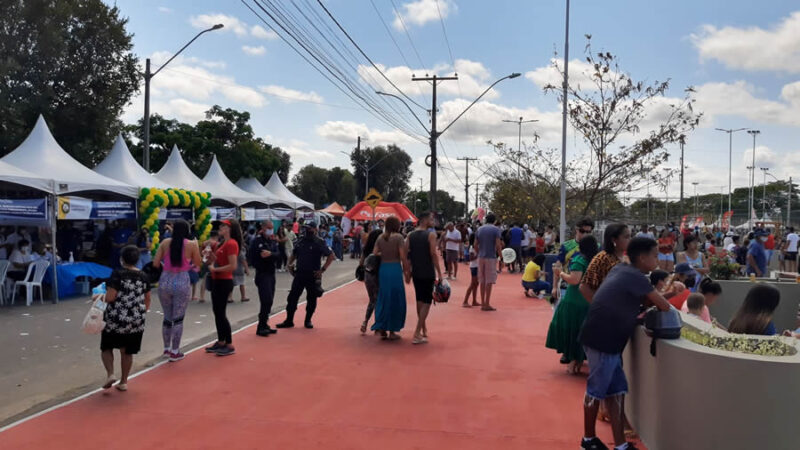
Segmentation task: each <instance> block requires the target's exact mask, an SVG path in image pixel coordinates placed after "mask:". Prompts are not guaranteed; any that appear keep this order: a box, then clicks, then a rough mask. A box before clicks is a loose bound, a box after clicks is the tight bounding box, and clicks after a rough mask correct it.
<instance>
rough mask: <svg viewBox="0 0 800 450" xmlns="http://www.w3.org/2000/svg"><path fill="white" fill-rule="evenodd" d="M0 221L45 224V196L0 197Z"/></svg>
mask: <svg viewBox="0 0 800 450" xmlns="http://www.w3.org/2000/svg"><path fill="white" fill-rule="evenodd" d="M0 223H4V224H30V225H45V224H47V198H25V199H22V198H3V199H0Z"/></svg>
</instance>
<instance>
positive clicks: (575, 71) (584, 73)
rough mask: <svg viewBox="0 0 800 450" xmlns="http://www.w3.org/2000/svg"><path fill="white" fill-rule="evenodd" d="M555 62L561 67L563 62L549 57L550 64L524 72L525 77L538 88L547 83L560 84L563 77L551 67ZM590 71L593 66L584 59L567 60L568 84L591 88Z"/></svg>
mask: <svg viewBox="0 0 800 450" xmlns="http://www.w3.org/2000/svg"><path fill="white" fill-rule="evenodd" d="M553 64H557V66H558V67H560V68H563V67H564V62H563V61H562V60H559V59H555V58H552V59H550V64H548V65H547V66H544V67H539V68H537V69H534V70H532V71H530V72H525V78H527V79H529V80H530V81H532V82H533V83H534V84H536V85H537V86H539V87H540V88H544V87H545V86H547V85H553V86H561V83H562V82H563V78H562V77H561V74H560V73H559V71H558V70H557V69H556V68H555V67H553ZM592 73H594V67H592V65H591V64H589V63H587V62H586V61H581V60H579V59H573V60H570V62H569V84H570V86H574V87H580V88H582V89H593V86H594V81H593V80H592Z"/></svg>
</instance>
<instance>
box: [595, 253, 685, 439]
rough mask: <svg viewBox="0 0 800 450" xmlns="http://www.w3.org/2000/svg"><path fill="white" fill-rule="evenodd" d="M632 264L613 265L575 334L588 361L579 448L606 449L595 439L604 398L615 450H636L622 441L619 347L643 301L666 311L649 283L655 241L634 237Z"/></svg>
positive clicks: (655, 256) (654, 261)
mask: <svg viewBox="0 0 800 450" xmlns="http://www.w3.org/2000/svg"><path fill="white" fill-rule="evenodd" d="M627 252H628V257H629V258H630V261H631V263H630V264H617V265H616V266H615V267H614V268H613V269H611V272H609V274H608V276H607V277H606V279H605V280H603V283H602V284H601V285H600V288H599V289H598V290H597V293H596V294H595V295H594V298H593V299H592V304H591V306H590V307H589V313H588V314H587V315H586V320H585V321H584V323H583V328H582V329H581V333H580V336H579V339H580V342H581V343H582V344H583V348H584V351H585V352H586V358H587V360H588V361H589V378H588V379H587V380H586V397H585V398H584V403H583V426H584V437H583V440H582V441H581V448H584V449H593V450H598V449H607V448H608V447H606V445H605V444H603V442H602V441H601V440H600V439H599V438H598V437H597V434H596V432H595V421H596V420H597V412H598V410H599V408H600V401H604V402H605V405H606V409H607V411H608V414H609V416H610V418H611V429H612V431H613V433H614V445H616V447H615V449H617V450H624V449H628V450H630V449H635V447H634V446H633V444H631V443H630V442H626V441H625V431H624V426H623V404H624V400H625V394H627V392H628V381H627V379H626V378H625V372H623V370H622V351H623V350H624V349H625V345H626V344H627V343H628V339H630V337H631V335H632V334H633V331H634V329H635V328H636V317H637V316H638V315H639V310H640V307H641V305H642V304H649V303H652V304H655V305H656V307H658V309H660V310H662V311H668V310H669V309H670V304H669V302H668V301H667V300H666V299H665V298H664V297H663V296H662V295H661V294H660V293H659V292H658V291H656V290H655V289H654V288H653V286H652V285H651V284H650V279H649V278H648V277H647V273H649V272H651V271H653V270H655V269H657V268H658V243H657V242H656V241H655V240H653V239H650V238H646V237H637V238H633V239H632V240H631V241H630V243H629V244H628V250H627Z"/></svg>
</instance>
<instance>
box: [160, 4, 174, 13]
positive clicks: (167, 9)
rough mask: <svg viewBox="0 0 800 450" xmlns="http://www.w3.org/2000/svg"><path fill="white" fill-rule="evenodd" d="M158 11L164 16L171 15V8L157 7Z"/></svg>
mask: <svg viewBox="0 0 800 450" xmlns="http://www.w3.org/2000/svg"><path fill="white" fill-rule="evenodd" d="M158 11H159V12H162V13H164V14H170V13H172V8H167V7H166V6H159V7H158Z"/></svg>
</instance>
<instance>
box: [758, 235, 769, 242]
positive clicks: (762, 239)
mask: <svg viewBox="0 0 800 450" xmlns="http://www.w3.org/2000/svg"><path fill="white" fill-rule="evenodd" d="M758 240H760V241H761V242H767V237H766V236H761V237H759V238H758Z"/></svg>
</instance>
